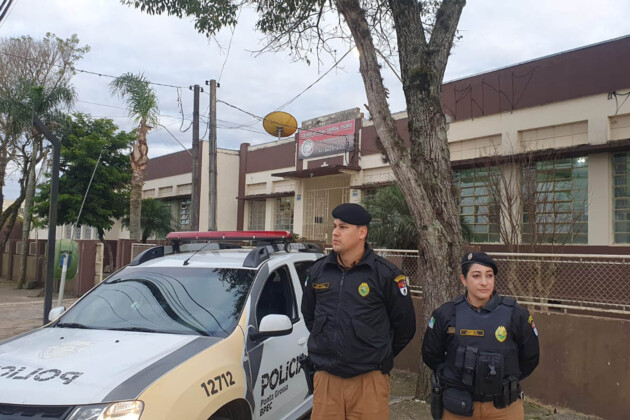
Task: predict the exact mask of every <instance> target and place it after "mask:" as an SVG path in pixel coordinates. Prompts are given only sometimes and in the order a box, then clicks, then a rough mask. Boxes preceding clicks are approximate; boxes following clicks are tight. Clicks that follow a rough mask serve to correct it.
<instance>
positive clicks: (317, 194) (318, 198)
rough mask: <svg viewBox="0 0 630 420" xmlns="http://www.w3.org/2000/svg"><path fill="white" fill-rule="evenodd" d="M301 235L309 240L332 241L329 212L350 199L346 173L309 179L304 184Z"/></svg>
mask: <svg viewBox="0 0 630 420" xmlns="http://www.w3.org/2000/svg"><path fill="white" fill-rule="evenodd" d="M305 187H306V188H305V202H304V229H303V235H302V236H304V237H305V238H306V239H308V240H311V241H322V242H325V243H326V244H330V243H332V229H333V227H332V224H333V219H332V215H331V214H330V212H332V210H333V209H334V208H335V207H337V206H338V205H339V204H342V203H347V202H348V201H350V188H349V187H350V177H349V176H347V175H340V176H329V177H323V178H316V179H310V180H308V181H306V185H305Z"/></svg>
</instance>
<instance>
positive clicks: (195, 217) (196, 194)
mask: <svg viewBox="0 0 630 420" xmlns="http://www.w3.org/2000/svg"><path fill="white" fill-rule="evenodd" d="M191 89H192V90H193V94H194V95H193V129H192V136H193V138H192V156H193V164H192V191H191V194H190V195H191V197H190V230H192V231H198V230H199V199H200V196H201V180H200V179H199V178H200V177H199V174H200V170H199V169H200V167H201V163H200V161H199V90H200V89H199V85H195V86H192V87H191Z"/></svg>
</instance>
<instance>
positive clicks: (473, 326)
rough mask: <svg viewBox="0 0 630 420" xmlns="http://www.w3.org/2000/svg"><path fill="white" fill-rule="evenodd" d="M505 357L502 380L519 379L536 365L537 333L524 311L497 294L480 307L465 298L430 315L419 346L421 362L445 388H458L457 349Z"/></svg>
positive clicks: (462, 296)
mask: <svg viewBox="0 0 630 420" xmlns="http://www.w3.org/2000/svg"><path fill="white" fill-rule="evenodd" d="M465 346H473V347H476V348H478V349H479V351H488V352H495V353H500V354H502V355H503V356H504V364H505V365H504V377H507V376H508V375H511V376H515V377H517V378H518V379H519V380H520V379H523V378H525V377H527V376H529V374H531V373H532V372H533V370H534V369H535V368H536V366H537V365H538V360H539V347H538V332H537V330H536V326H535V324H534V321H533V319H532V317H531V316H530V315H529V312H528V311H527V309H525V308H522V307H521V306H519V305H518V304H517V303H516V301H515V300H514V299H511V298H506V297H503V296H500V295H499V294H497V293H496V292H495V293H494V295H493V296H492V298H491V299H490V301H489V302H488V303H487V304H486V305H484V306H483V307H482V308H475V307H474V306H472V305H471V304H470V303H469V302H468V300H467V299H466V296H465V295H461V296H459V297H457V298H456V299H454V300H452V301H450V302H447V303H446V304H444V305H442V306H440V307H439V308H438V309H436V310H435V311H434V312H433V315H432V317H431V320H430V321H429V325H428V327H427V330H426V332H425V334H424V341H423V343H422V359H423V360H424V363H426V364H427V365H428V366H429V367H430V368H431V369H432V370H437V371H438V374H439V376H440V379H441V380H442V381H443V383H445V384H446V385H451V386H459V385H461V384H459V383H458V382H459V380H460V379H461V378H460V377H458V375H457V372H456V369H455V366H454V365H455V363H456V360H455V359H456V358H457V355H456V352H457V349H458V348H460V347H465Z"/></svg>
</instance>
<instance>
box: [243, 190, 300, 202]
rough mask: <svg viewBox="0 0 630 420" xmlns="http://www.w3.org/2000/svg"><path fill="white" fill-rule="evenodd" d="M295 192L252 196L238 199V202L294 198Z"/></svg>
mask: <svg viewBox="0 0 630 420" xmlns="http://www.w3.org/2000/svg"><path fill="white" fill-rule="evenodd" d="M294 195H295V191H283V192H276V193H270V194H251V195H245V196H242V197H236V199H237V200H265V199H267V198H278V197H293V196H294Z"/></svg>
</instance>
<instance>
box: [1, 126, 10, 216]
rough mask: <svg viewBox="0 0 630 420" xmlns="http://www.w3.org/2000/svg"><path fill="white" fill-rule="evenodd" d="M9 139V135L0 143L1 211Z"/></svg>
mask: <svg viewBox="0 0 630 420" xmlns="http://www.w3.org/2000/svg"><path fill="white" fill-rule="evenodd" d="M8 143H9V140H8V136H6V135H5V136H4V139H3V140H2V144H1V145H0V212H1V211H2V204H3V203H4V191H3V190H4V177H5V176H6V173H7V161H8V159H7V158H8V155H9V148H8V147H9V144H8Z"/></svg>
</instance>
